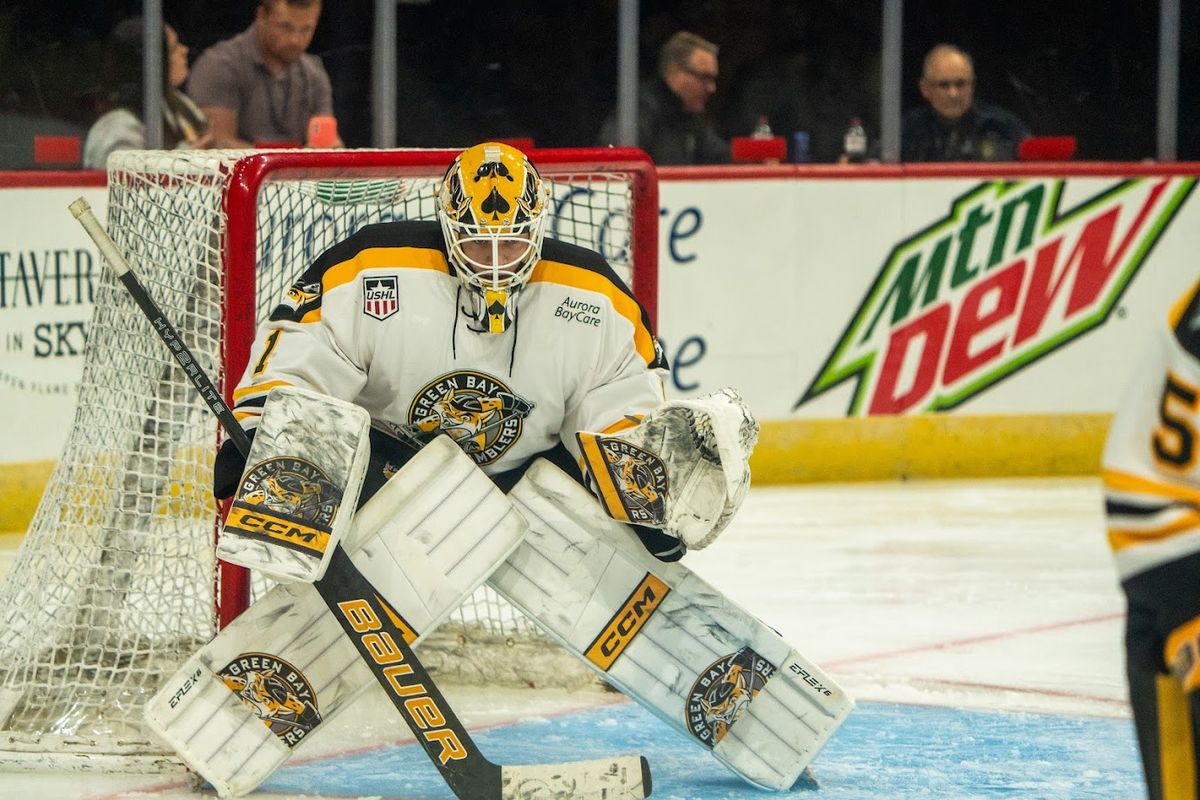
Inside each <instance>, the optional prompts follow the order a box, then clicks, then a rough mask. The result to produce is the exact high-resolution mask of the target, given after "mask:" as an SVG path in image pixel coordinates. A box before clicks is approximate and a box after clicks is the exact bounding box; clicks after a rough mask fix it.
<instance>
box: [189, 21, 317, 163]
mask: <svg viewBox="0 0 1200 800" xmlns="http://www.w3.org/2000/svg"><path fill="white" fill-rule="evenodd" d="M320 16H321V0H260V2H259V4H258V10H257V11H256V12H255V17H254V23H253V24H252V25H251V26H250V27H249V28H247V29H246V30H244V31H242V32H241V33H239V34H237V35H236V36H234V37H232V38H230V39H225V40H224V41H221V42H217V43H216V44H215V45H213V46H212V47H210V48H208V49H207V50H205V51H204V53H203V54H202V55H201V56H200V58H199V59H197V61H196V63H195V65H194V66H193V67H192V73H191V77H190V78H189V79H188V86H187V90H188V94H189V95H190V96H191V98H192V99H193V100H194V101H195V102H196V105H198V106H200V109H201V110H202V111H203V112H204V113H205V114H206V115H207V116H208V120H209V125H210V129H211V131H212V133H213V138H214V146H216V147H254V146H255V145H256V143H264V142H290V143H293V144H298V145H302V144H308V143H309V140H308V129H309V120H310V119H311V118H312V117H332V116H333V91H332V89H331V87H330V84H329V75H328V73H326V72H325V67H324V66H323V65H322V64H321V59H319V58H318V57H317V56H314V55H310V54H308V53H306V52H305V51H306V50H307V49H308V45H309V43H310V42H312V37H313V33H314V32H316V29H317V20H318V19H319V18H320ZM336 145H337V146H339V147H340V146H341V140H340V139H337V140H336Z"/></svg>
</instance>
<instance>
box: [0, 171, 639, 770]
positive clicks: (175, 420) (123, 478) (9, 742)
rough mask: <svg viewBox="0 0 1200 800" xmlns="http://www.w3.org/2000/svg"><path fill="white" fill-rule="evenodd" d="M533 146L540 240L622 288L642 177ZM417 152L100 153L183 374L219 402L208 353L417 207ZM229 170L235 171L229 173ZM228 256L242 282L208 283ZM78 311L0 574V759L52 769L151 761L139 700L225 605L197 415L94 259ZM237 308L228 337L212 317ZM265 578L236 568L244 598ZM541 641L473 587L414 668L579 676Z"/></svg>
mask: <svg viewBox="0 0 1200 800" xmlns="http://www.w3.org/2000/svg"><path fill="white" fill-rule="evenodd" d="M541 152H542V154H544V156H545V157H544V158H539V157H538V155H537V154H535V155H534V160H535V163H538V165H539V168H540V169H541V171H542V173H543V177H545V178H546V179H547V180H548V181H549V182H550V184H551V186H552V189H553V197H554V202H553V204H552V205H553V212H554V218H553V220H552V221H551V224H550V228H549V233H548V235H549V236H552V237H554V238H558V239H562V240H565V241H569V242H574V243H577V244H581V245H584V246H587V247H591V248H593V249H596V250H599V251H600V252H601V253H602V254H604V255H605V256H606V257H607V258H608V259H609V261H610V263H612V264H613V266H614V268H615V269H616V271H617V272H618V274H620V275H622V277H623V278H624V279H626V280H627V281H628V282H630V283H631V284H632V285H634V286H635V288H636V287H637V285H638V280H637V279H636V278H635V275H636V274H637V270H647V269H653V263H654V251H655V248H656V246H657V245H656V242H654V241H639V240H638V239H639V236H640V237H641V238H646V237H645V236H644V235H642V234H639V233H638V231H639V230H640V229H639V228H637V226H636V225H635V216H634V213H635V210H636V211H637V212H638V213H642V214H651V215H653V217H654V219H655V220H656V219H657V208H656V207H652V208H639V207H638V202H635V200H636V198H637V197H638V196H639V195H638V189H637V185H636V184H637V182H639V181H641V182H644V181H646V180H653V177H652V173H649V174H648V173H647V172H646V171H645V170H644V168H633V167H631V168H630V170H629V171H625V170H623V169H622V166H621V163H620V159H619V158H614V157H613V156H611V155H606V154H605V153H604V151H541ZM568 152H569V153H572V154H574V156H573V157H572V158H571V159H566V158H561V159H558V161H557V162H556V159H555V158H553V157H552V156H553V154H555V153H568ZM609 152H611V151H609ZM589 153H592V154H593V157H594V158H595V159H596V162H595V164H591V165H589V163H588V161H587V155H588V154H589ZM432 155H433V154H431V153H430V152H429V151H345V152H343V153H341V154H337V153H324V154H321V153H312V152H311V151H307V154H306V155H299V154H297V153H296V152H295V151H292V153H290V154H281V153H267V154H264V153H262V152H261V151H253V152H249V151H247V152H239V151H192V152H189V151H170V152H158V151H128V152H123V153H118V154H116V155H114V157H113V158H112V159H111V160H110V162H109V182H108V206H107V228H108V231H109V233H110V235H111V236H112V238H113V239H114V241H115V242H116V244H117V247H118V248H119V249H120V251H121V252H122V253H123V254H124V255H125V257H126V258H127V260H128V261H129V264H130V267H131V268H132V270H133V271H134V272H135V273H136V274H137V276H138V278H139V279H140V280H141V282H142V283H143V284H144V285H145V286H146V288H147V290H148V291H149V293H150V295H151V297H152V298H154V300H155V302H156V303H157V304H158V305H159V306H160V308H162V310H163V312H164V315H165V316H166V318H167V319H168V320H169V321H170V323H171V324H173V325H174V326H175V327H176V329H177V330H178V332H179V334H180V337H181V338H182V340H183V342H184V343H185V344H186V345H187V347H188V348H189V349H190V350H191V352H192V354H193V355H194V357H195V358H196V360H197V362H198V363H199V365H200V367H201V368H203V370H204V371H205V372H207V373H208V375H209V376H210V377H212V378H213V379H214V380H215V381H216V382H217V383H218V385H220V386H222V387H223V388H224V390H225V391H226V392H228V387H229V386H230V384H231V383H235V382H236V381H237V380H238V378H239V377H240V374H241V369H242V366H243V364H237V363H227V362H231V361H233V360H235V358H236V357H231V355H230V354H231V353H237V352H245V351H246V350H248V347H249V341H248V337H249V336H250V335H251V333H252V327H253V322H256V321H258V320H262V319H263V318H264V317H265V316H266V314H267V313H268V311H269V309H270V308H272V307H273V306H274V305H275V304H276V303H277V301H278V300H279V299H280V298H281V297H282V296H283V294H284V292H285V291H286V290H287V288H288V287H289V286H290V285H291V283H292V282H293V281H294V280H295V279H296V278H297V277H298V276H299V274H300V273H301V272H302V271H303V269H304V268H305V267H306V266H307V265H308V264H309V263H311V261H312V260H313V259H314V258H315V257H316V256H317V255H319V254H320V253H321V252H322V251H323V250H325V249H326V248H328V247H329V246H331V245H333V244H334V243H336V242H338V241H340V240H341V239H343V238H345V237H346V236H348V235H350V234H351V233H353V232H354V231H355V230H357V229H358V228H360V227H362V226H364V225H367V224H371V223H375V222H383V221H388V220H394V219H432V218H433V216H434V194H435V188H436V184H437V181H438V178H439V177H440V175H441V172H442V171H443V170H444V166H445V164H447V163H449V156H446V158H445V159H444V160H441V161H438V160H436V159H433V158H432ZM276 156H278V157H279V158H280V160H279V161H278V162H273V161H272V158H273V157H276ZM239 161H240V162H242V163H241V164H239ZM410 161H411V163H410ZM250 162H253V163H254V164H255V165H256V169H252V170H246V169H244V167H245V166H246V164H247V163H250ZM260 162H261V163H260ZM559 162H561V163H559ZM247 175H249V176H250V177H249V178H247V177H246V176H247ZM247 180H250V181H251V184H250V187H249V189H246V181H247ZM654 205H656V204H654ZM65 217H66V214H65V213H64V219H65ZM239 219H241V220H245V221H250V222H247V225H248V227H246V230H248V231H250V232H251V235H250V236H249V238H247V237H246V234H244V233H238V232H237V230H234V227H235V225H236V223H237V220H239ZM64 224H69V223H68V222H64ZM651 230H652V229H651ZM635 245H636V246H635ZM635 254H639V255H635ZM635 261H636V262H637V266H636V267H635ZM238 262H242V266H241V267H240V268H241V269H242V270H243V275H249V276H251V278H250V279H251V280H252V284H248V285H252V286H253V290H252V291H250V292H243V291H236V292H229V291H227V285H228V284H229V282H230V276H231V275H232V274H234V272H235V271H236V270H237V269H239V267H238ZM236 285H241V284H235V286H236ZM235 294H236V296H234V295H235ZM94 301H95V313H94V317H93V319H92V321H91V323H90V326H89V329H88V337H87V347H86V351H85V354H84V365H83V375H82V381H81V384H80V389H79V403H78V407H77V410H76V414H75V418H74V420H73V422H72V425H71V429H70V431H69V434H68V436H67V440H66V444H65V445H64V449H63V452H62V455H61V457H60V459H59V461H58V462H57V464H56V467H55V469H54V471H53V474H52V475H51V478H50V480H49V483H48V484H47V486H46V489H45V492H44V494H43V496H42V499H41V502H40V504H39V506H38V508H37V511H36V513H35V515H34V518H33V520H32V522H31V524H30V527H29V530H28V532H27V534H26V536H25V538H24V540H23V542H22V545H21V548H20V550H19V552H18V554H17V557H16V560H15V562H14V564H13V567H12V569H11V570H10V572H9V574H8V575H7V577H6V579H5V580H4V582H3V584H0V619H2V620H3V624H2V626H0V763H10V764H18V765H22V764H23V765H30V764H32V765H35V766H37V765H46V766H56V767H57V766H62V764H61V761H62V759H61V758H58V756H62V755H63V754H67V760H68V762H69V763H70V764H71V765H72V766H81V765H82V762H87V761H89V760H94V761H99V760H100V759H103V758H104V757H105V756H109V755H111V756H117V757H118V759H116V760H117V761H118V762H120V763H124V764H129V765H130V768H134V769H139V770H142V769H147V768H152V767H153V766H154V765H156V764H159V763H160V760H161V762H162V763H171V762H170V759H169V758H167V756H168V755H169V751H168V750H167V749H166V748H165V747H164V746H163V745H161V744H160V743H159V742H157V741H156V740H155V739H154V737H153V736H152V735H151V734H150V733H149V732H148V730H147V729H146V728H145V727H144V726H143V723H142V709H143V706H144V704H145V702H146V700H147V699H148V698H149V697H150V696H151V695H153V694H154V692H155V691H156V690H157V688H158V686H159V685H160V683H161V681H162V680H163V679H164V678H166V677H167V676H169V675H170V674H172V673H173V672H174V671H175V670H176V668H177V667H178V666H179V665H180V664H181V663H182V662H183V661H184V660H185V659H186V658H187V657H188V656H189V655H191V653H192V652H194V651H195V649H196V648H198V647H199V646H200V645H201V644H203V643H204V642H206V641H207V640H209V639H211V638H212V637H213V636H214V635H215V633H216V631H217V614H216V612H215V609H216V607H217V605H218V603H219V602H221V603H232V602H236V601H235V600H232V599H230V598H219V597H218V594H219V589H218V586H219V585H221V584H220V576H219V574H218V573H219V570H218V568H217V565H216V560H215V556H214V537H215V531H216V526H217V523H218V520H219V509H218V508H217V506H216V505H215V503H214V501H213V498H212V495H211V478H212V460H213V455H214V453H215V451H216V448H217V446H218V445H219V443H220V441H221V434H220V431H219V429H218V426H217V423H216V420H215V417H214V416H213V415H212V413H211V412H210V411H209V410H208V409H207V407H206V406H205V405H204V404H203V402H202V401H201V400H200V399H199V397H198V396H197V394H196V392H195V390H194V389H193V388H192V386H191V384H190V383H189V381H188V380H187V377H186V375H185V373H184V371H183V369H182V367H181V366H180V364H179V363H177V361H176V359H175V356H174V354H172V353H171V352H170V351H169V350H168V349H167V347H166V346H165V345H164V344H163V342H162V341H161V340H160V339H159V337H158V336H157V335H156V334H155V332H154V331H153V328H152V326H151V324H150V322H149V321H148V320H147V319H146V317H145V316H144V315H143V314H142V312H141V311H139V310H138V308H137V307H136V305H135V304H134V302H133V301H132V299H131V298H130V297H129V296H128V295H127V294H126V292H125V291H124V289H123V288H122V287H121V286H120V285H119V284H118V282H117V281H116V280H115V279H114V278H113V277H112V274H111V272H110V271H108V270H107V269H106V270H105V271H104V274H103V275H100V276H98V280H97V282H96V292H95V297H94ZM237 314H242V315H246V319H248V320H250V327H249V328H247V327H246V326H245V325H242V326H241V327H240V328H238V327H237V326H235V325H234V324H232V323H231V322H230V320H231V319H232V318H233V317H234V316H235V315H237ZM251 314H252V318H251V316H249V315H251ZM231 345H232V347H231ZM239 348H240V349H239ZM269 588H270V587H269V586H268V585H267V584H266V582H265V581H263V580H262V579H260V578H258V577H255V578H254V579H253V580H252V581H251V598H253V597H256V596H259V595H261V594H262V593H263V592H265V591H268V590H269ZM497 650H499V651H501V652H500V653H499V654H498V655H497V654H496V653H495V652H494V651H497ZM555 650H556V648H554V646H553V645H551V644H549V643H548V642H547V641H543V640H541V639H540V634H538V633H537V632H536V630H535V629H534V628H533V627H532V625H531V624H530V623H529V622H528V621H527V620H525V619H524V618H523V617H521V615H520V614H519V613H518V612H516V611H514V610H512V609H511V608H509V607H507V606H506V604H504V603H503V601H501V600H500V599H499V598H498V597H497V596H496V595H495V594H494V593H492V592H491V591H490V590H488V589H486V588H484V589H481V590H480V591H479V592H477V593H476V594H475V596H473V597H472V598H471V599H470V600H469V602H468V603H467V604H465V605H464V607H463V608H462V609H460V610H459V611H458V612H457V613H456V614H455V616H454V618H453V619H452V620H451V621H450V622H449V623H447V624H446V625H444V626H442V628H441V629H439V630H438V631H437V632H435V634H434V635H433V636H431V637H429V639H428V640H426V641H423V642H422V645H421V646H420V647H419V648H418V653H419V654H420V655H421V656H422V659H423V660H425V661H427V662H428V664H427V665H428V666H429V667H430V669H431V672H433V673H434V675H435V676H442V677H447V676H449V675H450V673H452V672H453V673H455V674H454V676H453V678H454V679H456V680H467V681H472V682H477V683H484V684H488V683H505V682H507V683H516V684H523V685H531V684H532V685H538V684H550V683H558V684H560V685H561V684H562V683H564V682H565V683H567V684H568V685H569V684H571V683H573V682H576V681H585V680H587V677H586V671H582V669H581V668H580V669H574V668H573V667H568V666H566V665H564V663H563V662H562V661H560V660H559V657H558V656H556V655H555V653H554V651H555ZM485 651H488V652H492V655H488V656H486V657H485V656H483V655H482V653H484V652H485ZM566 664H571V665H573V664H574V662H573V661H570V659H569V658H568V660H567V662H566ZM556 676H557V677H556ZM447 679H449V677H447ZM72 759H73V760H72ZM105 766H106V768H110V769H111V768H112V765H111V763H107V760H105Z"/></svg>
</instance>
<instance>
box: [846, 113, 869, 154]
mask: <svg viewBox="0 0 1200 800" xmlns="http://www.w3.org/2000/svg"><path fill="white" fill-rule="evenodd" d="M842 155H843V156H845V160H846V161H847V162H849V163H851V164H861V163H862V162H864V161H866V160H867V132H866V130H864V129H863V125H862V120H861V119H859V118H858V117H853V118H852V119H851V120H850V127H849V128H847V129H846V136H845V137H844V138H843V139H842Z"/></svg>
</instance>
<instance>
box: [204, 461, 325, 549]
mask: <svg viewBox="0 0 1200 800" xmlns="http://www.w3.org/2000/svg"><path fill="white" fill-rule="evenodd" d="M341 502H342V491H341V489H340V488H339V487H338V486H337V484H335V483H334V482H333V481H331V480H330V479H329V476H327V475H326V474H325V472H324V471H323V470H322V469H321V468H320V467H318V466H317V465H316V464H313V463H312V462H310V461H306V460H304V459H302V458H293V457H291V456H281V457H278V458H268V459H266V460H265V461H260V462H258V463H257V464H254V465H253V466H251V467H250V469H248V470H247V471H246V474H245V476H243V478H242V483H241V486H239V487H238V492H237V496H236V497H235V498H234V501H233V504H232V505H231V506H230V508H229V516H228V517H227V518H226V520H225V527H226V528H227V529H232V530H234V531H236V532H237V533H238V534H239V535H242V536H248V537H251V538H255V539H261V540H263V541H268V542H271V543H274V544H282V545H284V546H285V547H290V548H291V549H293V550H298V551H300V552H304V553H310V554H315V555H318V556H320V555H323V554H324V553H325V549H326V547H327V546H328V543H329V534H330V531H331V529H332V525H333V519H334V516H335V515H336V514H337V509H338V506H339V505H340V504H341Z"/></svg>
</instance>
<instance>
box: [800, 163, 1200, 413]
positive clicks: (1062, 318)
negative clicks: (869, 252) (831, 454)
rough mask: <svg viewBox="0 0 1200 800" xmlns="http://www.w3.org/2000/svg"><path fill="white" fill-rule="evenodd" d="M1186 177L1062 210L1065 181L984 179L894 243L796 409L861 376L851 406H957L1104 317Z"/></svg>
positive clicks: (1116, 188)
mask: <svg viewBox="0 0 1200 800" xmlns="http://www.w3.org/2000/svg"><path fill="white" fill-rule="evenodd" d="M1195 182H1196V179H1195V178H1180V177H1174V176H1171V177H1157V176H1156V177H1153V178H1138V179H1135V180H1128V181H1123V182H1121V183H1118V184H1115V185H1113V186H1111V187H1109V188H1107V189H1105V190H1104V191H1102V192H1100V193H1099V194H1097V195H1095V196H1093V197H1091V198H1088V199H1087V200H1086V201H1084V202H1083V203H1081V204H1080V205H1077V206H1076V207H1074V208H1071V209H1070V210H1066V211H1064V210H1061V208H1060V206H1061V204H1062V201H1063V194H1064V190H1065V181H1063V180H1050V179H1046V180H1021V181H996V182H993V183H985V184H981V185H979V186H977V187H975V188H974V189H972V190H971V191H969V192H967V193H966V194H964V195H963V196H961V197H959V198H958V199H957V200H955V201H954V203H953V204H952V205H951V208H950V213H949V214H947V215H946V217H945V218H943V219H941V220H939V221H937V222H935V223H934V224H933V225H931V226H930V227H928V228H926V229H925V230H923V231H921V232H920V233H918V234H916V235H914V236H912V237H911V238H909V239H906V240H905V241H903V242H901V243H900V244H898V245H896V247H895V248H894V249H893V250H892V252H891V254H890V255H889V256H888V258H887V260H886V261H885V262H884V265H883V269H882V270H881V271H880V273H879V277H878V278H876V280H875V284H874V285H873V286H872V287H871V290H870V292H869V293H868V294H867V296H866V297H865V298H864V300H863V302H862V305H861V306H860V307H859V309H858V313H857V314H855V316H854V319H853V321H852V322H851V323H850V325H849V326H848V327H847V328H846V331H845V333H844V334H842V338H841V340H840V341H839V342H838V344H837V346H836V347H835V348H834V350H833V352H832V353H831V354H830V355H829V357H828V358H827V359H826V361H825V365H824V366H823V367H822V368H821V371H820V373H819V374H818V375H817V377H816V379H815V380H814V381H813V382H812V385H811V386H809V387H808V390H807V391H805V393H804V395H803V397H801V398H800V400H799V401H797V403H796V407H799V406H801V405H803V404H804V403H806V402H808V401H809V400H811V399H812V398H814V397H817V396H818V395H821V394H823V393H825V392H827V391H829V390H830V389H832V388H833V387H835V386H837V385H839V384H841V383H842V382H844V381H847V380H850V379H852V378H853V379H855V380H857V382H858V384H857V388H856V390H855V392H854V397H853V399H852V400H851V402H850V408H849V414H850V415H851V416H856V415H868V414H904V413H908V412H914V411H942V410H945V409H950V408H954V407H955V406H958V405H960V404H961V403H963V402H965V401H966V400H968V399H970V398H972V397H974V396H975V395H977V394H979V393H980V392H983V391H986V390H987V389H988V388H989V387H990V386H993V385H995V384H996V383H997V382H999V381H1001V380H1003V379H1004V378H1006V377H1007V376H1009V375H1011V374H1013V373H1014V372H1016V371H1017V370H1019V369H1020V368H1021V367H1024V366H1025V365H1027V364H1030V363H1032V362H1033V361H1036V360H1037V359H1039V358H1041V357H1043V356H1045V355H1047V354H1048V353H1050V352H1051V351H1053V350H1054V349H1055V348H1058V347H1061V346H1062V345H1064V344H1066V343H1068V342H1070V341H1071V340H1072V339H1075V338H1076V337H1078V336H1081V335H1083V334H1084V333H1086V332H1087V331H1089V330H1091V329H1092V328H1095V327H1097V326H1099V325H1102V324H1103V323H1104V321H1105V320H1106V319H1108V315H1109V313H1110V312H1111V311H1112V309H1113V308H1114V307H1115V305H1116V303H1117V301H1118V300H1119V299H1120V297H1121V293H1122V292H1123V291H1124V290H1125V287H1126V286H1127V285H1128V284H1129V282H1130V280H1132V279H1133V276H1134V274H1135V273H1136V272H1137V270H1138V268H1139V267H1140V266H1141V265H1142V263H1143V262H1144V261H1145V259H1146V256H1147V255H1148V254H1149V253H1150V250H1151V249H1152V248H1153V247H1154V245H1155V243H1156V242H1157V241H1158V239H1159V237H1161V236H1162V234H1163V232H1164V231H1165V230H1166V229H1167V226H1168V225H1169V224H1170V222H1171V219H1172V218H1173V217H1174V215H1175V213H1176V212H1177V211H1178V210H1179V208H1180V207H1181V206H1182V205H1183V202H1184V200H1185V199H1186V198H1187V196H1188V194H1189V193H1190V192H1191V191H1192V188H1193V186H1194V185H1195Z"/></svg>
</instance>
